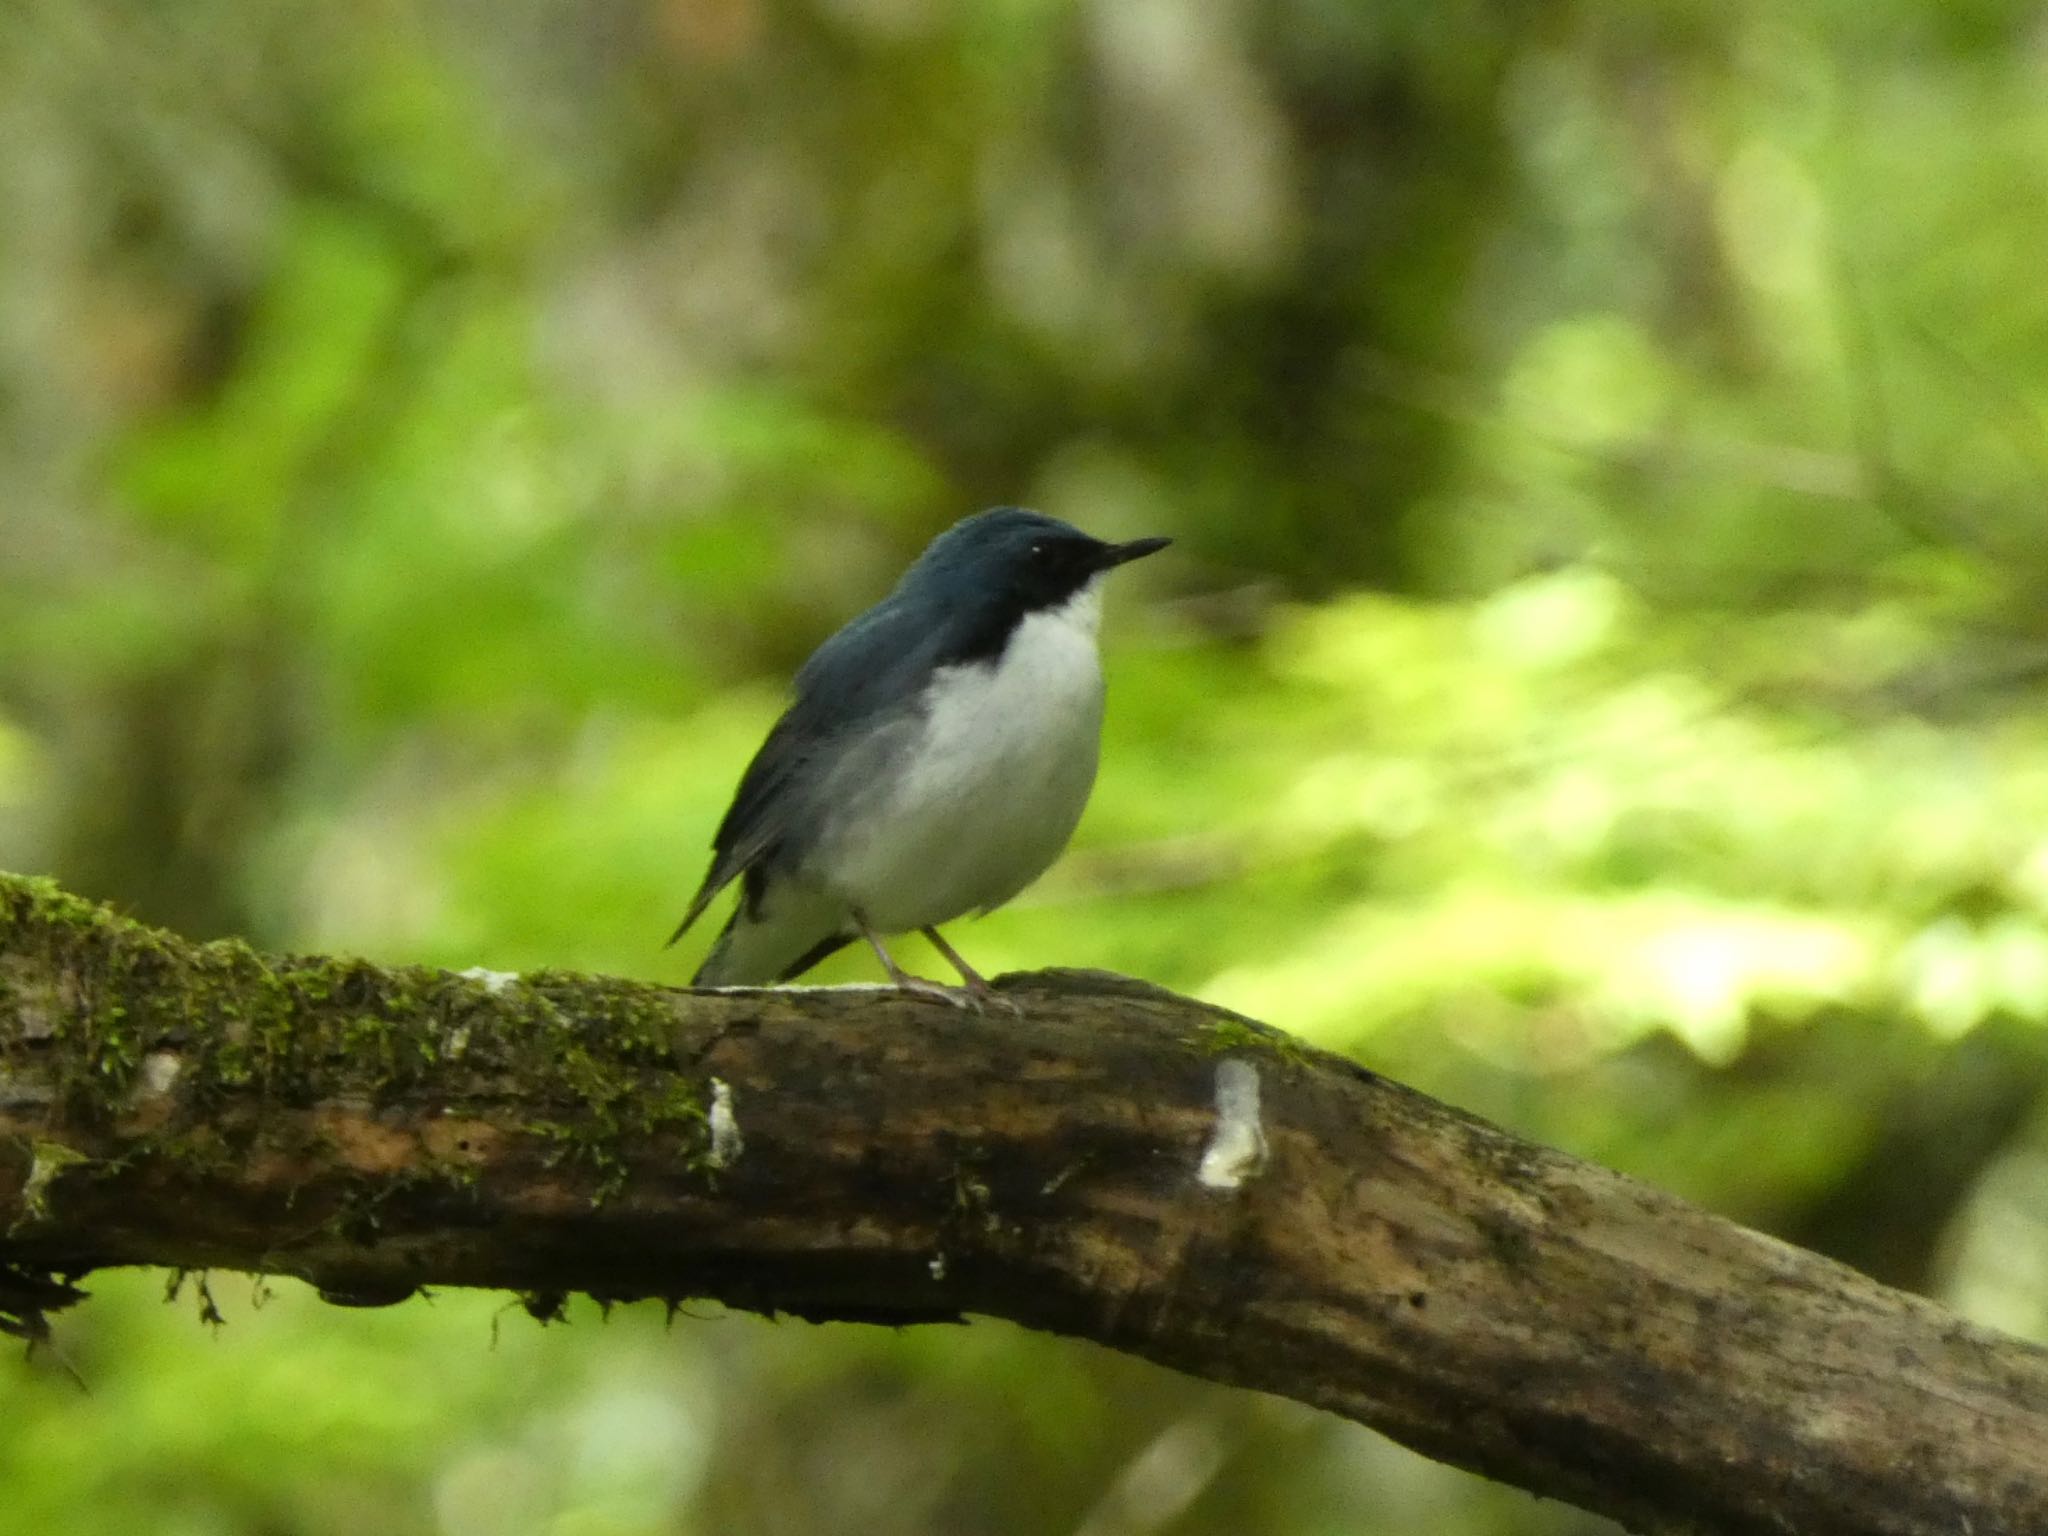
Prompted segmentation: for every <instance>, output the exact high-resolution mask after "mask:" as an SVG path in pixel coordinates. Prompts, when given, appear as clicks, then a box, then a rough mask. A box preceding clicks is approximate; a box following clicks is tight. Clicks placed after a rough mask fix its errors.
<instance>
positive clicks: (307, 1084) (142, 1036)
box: [0, 876, 709, 1200]
mask: <svg viewBox="0 0 2048 1536" xmlns="http://www.w3.org/2000/svg"><path fill="white" fill-rule="evenodd" d="M0 950H12V951H14V952H15V953H16V954H18V955H28V956H31V957H34V958H37V959H39V960H40V961H42V962H46V963H44V964H41V965H38V966H37V967H36V968H37V969H38V970H47V971H49V972H51V973H54V974H60V975H62V976H64V977H66V978H67V988H68V990H67V994H66V996H65V997H64V999H63V1001H62V1004H61V1006H52V1007H51V1008H49V1009H48V1010H47V1012H48V1013H49V1015H50V1020H49V1025H50V1027H49V1040H50V1043H52V1044H54V1045H56V1046H57V1047H58V1050H57V1051H55V1052H54V1053H52V1057H51V1059H52V1060H54V1061H55V1062H57V1063H58V1064H59V1065H58V1074H59V1080H58V1084H57V1086H58V1088H59V1091H60V1094H61V1095H62V1097H63V1101H64V1113H65V1115H66V1117H67V1118H68V1119H71V1120H73V1121H74V1122H75V1123H78V1124H81V1125H85V1126H91V1125H95V1124H105V1123H107V1122H108V1121H110V1120H112V1119H113V1118H115V1117H116V1116H117V1115H118V1114H119V1113H120V1112H121V1111H122V1109H123V1107H124V1105H125V1103H126V1101H127V1099H128V1097H129V1095H130V1093H131V1092H132V1090H133V1088H134V1087H135V1083H136V1078H137V1074H138V1073H139V1071H140V1068H141V1064H142V1062H143V1060H144V1058H145V1057H146V1056H147V1055H148V1053H149V1052H150V1051H151V1050H153V1049H157V1048H160V1047H163V1046H173V1047H175V1048H176V1049H178V1050H179V1051H181V1052H182V1053H183V1055H184V1056H185V1060H186V1075H185V1077H184V1078H183V1079H182V1081H183V1082H184V1084H185V1085H186V1087H187V1090H188V1092H189V1093H190V1094H191V1096H192V1097H191V1100H190V1102H191V1104H192V1106H193V1108H194V1109H195V1110H196V1111H198V1112H199V1116H203V1114H204V1111H205V1110H206V1109H207V1108H208V1106H209V1102H210V1101H212V1100H215V1099H218V1098H221V1097H225V1096H229V1095H236V1096H240V1095H246V1094H251V1093H254V1094H259V1095H261V1096H263V1097H265V1098H274V1099H282V1100H285V1101H287V1102H295V1103H309V1102H313V1101H316V1100H318V1099H320V1098H322V1097H326V1096H328V1095H330V1094H332V1093H335V1092H346V1093H348V1094H350V1095H352V1096H358V1097H360V1096H364V1095H365V1094H367V1096H368V1097H369V1099H370V1100H371V1102H372V1103H387V1102H392V1101H395V1100H397V1099H401V1098H403V1097H404V1096H406V1095H407V1094H408V1093H410V1092H413V1091H416V1090H419V1089H422V1088H426V1087H428V1086H430V1085H431V1083H432V1081H433V1077H434V1075H435V1074H439V1073H441V1072H442V1071H443V1070H444V1069H445V1068H447V1067H449V1066H451V1065H457V1064H466V1065H470V1066H474V1067H475V1068H477V1069H478V1070H480V1071H483V1072H485V1073H487V1074H488V1076H489V1077H491V1078H493V1079H500V1080H504V1081H508V1082H516V1083H518V1084H519V1085H520V1091H521V1093H522V1096H525V1097H528V1098H530V1100H531V1101H532V1102H534V1103H536V1104H537V1105H539V1106H540V1107H541V1108H542V1110H543V1112H542V1113H540V1114H538V1115H536V1117H535V1118H534V1120H533V1121H532V1122H531V1123H530V1124H529V1125H528V1126H527V1129H528V1130H529V1131H530V1132H531V1133H532V1134H534V1135H536V1136H538V1137H541V1138H542V1139H543V1140H545V1141H546V1142H547V1143H549V1146H550V1149H551V1150H550V1157H551V1160H552V1161H555V1162H558V1163H565V1164H567V1165H569V1166H572V1167H575V1168H577V1169H579V1170H583V1171H585V1172H588V1173H590V1174H592V1175H593V1176H594V1188H595V1194H594V1198H596V1199H599V1200H602V1199H604V1198H607V1197H609V1196H610V1195H612V1194H615V1193H617V1191H618V1190H619V1188H620V1187H621V1186H622V1184H623V1182H624V1180H625V1177H626V1172H627V1167H628V1162H629V1158H630V1155H631V1153H632V1152H633V1151H634V1150H635V1149H636V1148H638V1147H641V1146H644V1145H645V1144H646V1143H648V1142H649V1141H651V1140H654V1139H658V1138H673V1139H674V1140H676V1141H677V1142H679V1143H680V1144H681V1145H683V1146H685V1147H687V1148H688V1149H689V1150H688V1152H687V1153H686V1154H684V1156H685V1158H686V1160H687V1162H688V1164H689V1165H690V1166H695V1167H699V1168H705V1167H706V1164H705V1158H706V1155H707V1154H708V1152H709V1127H708V1123H707V1118H706V1113H705V1102H706V1100H705V1089H704V1084H703V1082H702V1081H701V1078H700V1077H699V1075H698V1074H697V1073H696V1072H695V1071H694V1067H693V1064H692V1063H689V1062H686V1061H684V1060H682V1059H680V1058H679V1056H678V1054H677V1050H676V1020H675V1016H674V1012H673V1008H672V1005H671V1002H670V999H669V996H668V994H666V993H664V992H662V991H660V990H658V989H656V988H653V987H650V986H643V985H638V984H634V983H629V982H621V981H614V980H608V979H601V978H591V977H583V976H576V975H570V974H559V973H537V974H534V975H530V976H527V977H524V978H520V979H519V980H517V981H516V982H514V983H513V984H511V985H508V986H505V987H503V988H486V987H484V986H483V985H482V984H481V983H478V982H476V981H474V980H470V979H466V978H463V977H458V976H451V975H448V974H446V973H443V972H440V971H432V970H427V969H424V968H420V967H392V968H388V969H387V968H380V967H376V966H372V965H370V964H368V963H366V962H364V961H360V960H352V959H346V958H325V959H298V958H282V959H275V960H272V959H266V958H265V957H263V956H261V955H259V954H257V953H256V952H255V951H254V950H253V949H251V948H250V947H249V946H248V945H247V944H245V943H243V942H241V941H240V940H224V941H220V942H216V943H211V944H200V945H193V944H185V943H181V942H180V941H178V940H177V939H175V938H172V937H170V936H169V935H166V934H162V933H159V932H156V931H155V930H153V929H149V928H146V927H143V926H142V925H140V924H137V923H132V922H129V921H127V920H125V919H123V918H120V917H118V916H116V915H115V914H113V913H112V912H109V911H108V910H106V909H105V908H103V907H98V906H95V905H93V904H92V903H90V902H85V901H81V900H79V899H78V898H76V897H73V896H70V895H68V894H67V893H65V892H64V891H63V890H62V889H61V888H59V887H57V886H56V885H54V884H53V883H51V882H49V881H46V880H24V879H19V878H16V877H11V876H0ZM14 1017H15V1015H14V1014H12V1013H10V1014H6V1015H0V1029H4V1028H5V1027H6V1026H7V1025H8V1024H9V1023H10V1022H12V1020H13V1019H14ZM19 1044H20V1042H19V1041H18V1040H15V1039H10V1038H9V1037H8V1035H7V1034H5V1033H0V1055H4V1054H5V1053H6V1052H8V1051H9V1050H10V1049H14V1048H17V1047H18V1046H19ZM449 1076H450V1077H451V1078H452V1077H453V1076H454V1074H449ZM451 1107H458V1108H459V1105H457V1104H451ZM199 1116H195V1117H193V1119H192V1121H191V1122H190V1123H186V1124H182V1125H173V1126H167V1127H166V1128H165V1129H164V1130H163V1131H162V1132H161V1133H159V1135H158V1137H157V1139H156V1145H155V1146H154V1147H153V1149H152V1150H153V1152H154V1153H156V1154H157V1155H163V1156H168V1157H174V1158H179V1159H191V1160H197V1161H198V1162H200V1163H201V1164H202V1165H209V1166H210V1165H214V1164H217V1163H218V1162H219V1161H220V1160H222V1159H223V1158H226V1157H231V1156H233V1155H235V1149H234V1148H231V1147H229V1146H227V1145H226V1144H225V1143H224V1142H223V1141H222V1139H221V1138H220V1137H219V1136H218V1135H215V1134H212V1133H210V1132H208V1131H207V1130H206V1128H205V1126H204V1125H203V1124H201V1123H199ZM706 1172H707V1177H708V1168H707V1169H706ZM435 1176H436V1177H439V1178H445V1177H447V1176H449V1174H448V1171H447V1170H438V1171H437V1173H436V1175H435ZM473 1177H474V1175H473V1173H472V1172H468V1171H464V1178H465V1180H467V1179H469V1178H473Z"/></svg>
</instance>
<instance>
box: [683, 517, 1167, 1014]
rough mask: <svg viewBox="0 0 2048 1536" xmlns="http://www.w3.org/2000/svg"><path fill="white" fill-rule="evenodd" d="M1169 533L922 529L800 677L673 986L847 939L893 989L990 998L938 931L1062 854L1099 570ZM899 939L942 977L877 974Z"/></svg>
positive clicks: (1095, 662) (1093, 745)
mask: <svg viewBox="0 0 2048 1536" xmlns="http://www.w3.org/2000/svg"><path fill="white" fill-rule="evenodd" d="M1171 542H1172V541H1171V540H1169V539H1164V538H1145V539H1134V540H1131V541H1129V542H1126V543H1111V542H1107V541H1105V540H1102V539H1097V538H1094V537H1092V536H1090V535H1088V534H1086V533H1083V532H1082V531H1081V530H1080V529H1078V528H1076V527H1074V526H1073V525H1072V524H1070V523H1066V522H1062V521H1061V520H1060V519H1058V518H1056V517H1050V516H1048V515H1046V514H1045V513H1042V512H1035V511H1032V510H1030V509H1029V508H1025V507H994V508H991V509H989V510H987V511H984V512H977V513H975V514H974V515H972V516H970V517H966V518H963V519H962V520H960V521H959V522H957V523H955V524H954V525H953V526H952V527H950V528H948V529H947V530H946V531H945V532H943V533H941V534H940V535H939V536H938V537H937V538H935V539H933V540H932V542H931V543H930V544H929V545H928V546H927V547H926V549H925V551H924V553H923V554H921V555H919V556H918V558H917V559H916V561H914V562H913V563H912V564H911V566H910V568H909V569H908V570H907V571H906V572H905V573H904V574H903V576H902V578H901V579H900V580H899V581H898V582H897V583H896V585H895V587H894V588H893V589H892V590H891V591H890V592H889V594H888V595H887V596H886V597H884V598H883V599H882V600H881V601H880V602H878V603H876V604H875V605H874V606H873V607H872V608H869V609H868V610H867V611H866V612H865V613H862V614H860V615H859V616H858V617H856V618H854V619H852V620H851V621H850V622H848V623H847V624H846V625H845V626H844V627H843V628H841V629H840V630H839V631H838V632H837V633H835V634H834V635H832V636H831V637H830V638H829V639H827V640H826V641H825V642H824V643H823V644H822V645H820V646H819V647H818V649H817V650H816V651H815V652H813V653H812V655H811V657H810V659H809V660H808V661H806V662H805V663H804V664H803V666H802V667H801V668H800V669H798V671H797V674H796V680H795V685H794V687H793V689H792V697H791V702H790V704H789V707H788V708H787V710H785V712H784V713H783V715H782V717H781V718H780V719H778V720H777V721H776V722H775V725H774V726H773V728H771V729H770V730H769V732H768V736H767V739H766V740H765V741H763V742H762V744H761V747H760V749H759V750H758V751H757V752H756V753H755V754H754V757H753V760H752V761H751V762H750V763H749V764H748V765H747V769H746V772H745V773H744V774H743V775H741V778H740V783H739V788H738V790H737V791H736V792H735V793H734V795H733V800H732V805H731V807H730V809H728V810H727V811H726V813H725V816H724V818H723V819H722V820H721V821H720V822H719V825H718V830H717V833H716V835H715V836H714V837H713V839H712V858H711V866H710V868H709V869H708V870H707V871H706V872H705V875H704V880H703V883H702V885H700V886H699V887H698V890H697V894H696V896H695V897H694V898H693V899H692V900H691V902H690V905H689V910H688V911H686V912H685V913H684V914H683V920H682V921H681V922H680V923H679V924H677V925H676V931H675V932H674V933H673V934H671V935H670V936H669V941H668V942H669V943H670V944H674V943H675V942H676V940H678V939H680V938H681V937H682V936H683V935H684V934H685V933H687V932H688V931H689V929H690V927H691V925H692V924H694V923H695V922H696V921H697V919H698V918H699V917H701V916H703V914H704V911H705V909H706V908H707V907H708V906H710V904H711V902H712V901H713V900H714V899H715V898H716V897H717V896H718V894H719V893H720V892H721V891H723V890H724V889H725V888H726V887H727V886H729V885H731V884H732V883H733V882H735V881H737V882H738V883H739V888H740V889H739V900H738V901H737V903H736V904H735V905H734V907H733V912H732V916H731V917H730V918H728V919H727V921H726V924H725V927H724V929H723V930H722V931H721V932H720V933H719V935H718V938H717V940H716V941H715V942H714V943H713V944H712V946H711V950H710V953H709V954H708V955H707V956H706V958H705V960H704V962H703V964H702V965H701V966H700V967H699V968H698V970H697V973H696V975H695V976H694V977H692V978H691V985H692V986H697V987H724V986H765V985H772V984H780V983H784V982H789V981H793V980H795V979H796V978H797V977H798V976H801V975H802V974H803V973H804V972H805V971H807V970H809V969H810V968H811V967H812V966H814V965H816V964H817V963H818V962H819V961H820V960H823V959H824V958H825V957H826V956H827V955H829V954H832V953H833V952H834V951H836V950H838V949H840V948H843V947H844V946H845V945H848V944H850V943H852V942H853V941H854V940H855V939H864V940H866V941H867V944H868V946H869V947H870V948H871V949H872V950H873V951H874V954H875V958H876V959H877V960H878V961H880V962H881V966H882V969H883V971H884V972H885V973H886V974H887V975H888V978H889V980H890V981H891V982H892V983H894V984H895V986H896V987H898V988H900V989H901V990H902V991H904V992H906V993H910V994H913V995H916V996H920V997H925V998H931V999H935V1000H938V1001H943V1002H947V1003H951V1004H954V1005H955V1006H959V1007H969V1008H977V1009H978V1008H981V1007H984V1006H986V1005H987V1004H988V1003H990V1002H991V1001H1000V999H998V997H997V995H996V994H995V992H994V991H993V989H992V988H991V987H990V986H989V983H988V981H987V979H986V978H984V977H983V976H982V975H981V974H980V973H979V972H977V971H976V970H975V969H974V968H973V967H972V966H970V965H969V964H968V963H967V961H966V960H964V959H963V958H962V957H961V956H960V954H959V952H958V951H957V950H956V949H954V948H953V946H952V945H951V944H949V943H947V941H946V940H945V939H944V938H943V937H942V936H941V935H940V933H939V927H940V925H941V924H944V923H949V922H952V921H953V920H954V919H956V918H959V917H962V916H965V915H967V914H968V913H975V914H980V913H986V912H990V911H993V910H994V909H995V908H997V907H1000V906H1002V905H1003V904H1004V903H1005V902H1007V901H1008V900H1010V898H1011V897H1013V896H1015V895H1016V894H1017V893H1018V892H1019V891H1021V890H1023V889H1024V888H1025V887H1026V886H1028V885H1029V884H1031V882H1032V881H1034V880H1036V879H1037V878H1038V877H1039V876H1040V875H1041V874H1043V873H1044V872H1045V870H1046V868H1047V867H1048V866H1049V865H1051V863H1052V862H1053V860H1054V859H1056V858H1058V857H1059V855H1060V853H1061V851H1062V850H1063V849H1064V848H1065V847H1066V845H1067V840H1068V839H1069V838H1070V837H1071V836H1072V835H1073V832H1074V827H1075V825H1076V824H1077V823H1078V822H1079V821H1080V819H1081V811H1082V809H1083V807H1085V806H1086V805H1087V803H1088V795H1089V792H1090V790H1091V789H1092V788H1093V787H1094V783H1095V769H1096V759H1097V756H1098V752H1099V749H1100V744H1101V736H1102V714H1103V691H1104V685H1103V676H1102V658H1101V653H1100V651H1099V649H1098V646H1097V641H1096V631H1097V626H1098V623H1099V620H1100V617H1101V612H1102V590H1101V589H1102V581H1103V578H1104V577H1105V576H1106V575H1107V574H1108V573H1109V572H1111V571H1113V570H1115V569H1116V568H1117V567H1118V566H1122V565H1127V564H1129V563H1130V562H1131V561H1133V560H1137V559H1140V558H1142V557H1143V556H1146V555H1150V554H1154V553H1156V552H1157V551H1159V550H1161V549H1164V548H1165V547H1166V546H1167V545H1168V544H1169V543H1171ZM911 932H918V933H922V934H923V935H924V936H925V938H927V939H928V940H930V941H931V943H932V946H933V947H934V948H935V949H937V950H938V952H939V953H940V954H941V955H943V956H944V957H945V958H946V960H947V961H948V962H949V963H950V964H951V965H952V967H953V969H954V970H956V971H958V972H959V975H960V985H959V986H958V987H955V986H951V985H948V984H946V983H942V982H937V981H931V980H927V979H925V978H923V977H919V976H913V975H911V974H910V973H909V972H907V971H905V970H904V969H903V968H902V966H900V965H899V964H898V963H897V962H896V960H895V958H894V956H892V955H891V954H890V952H889V949H888V946H887V945H886V943H885V942H884V940H885V938H886V937H889V936H893V935H897V934H905V933H911ZM1005 1006H1010V1005H1005Z"/></svg>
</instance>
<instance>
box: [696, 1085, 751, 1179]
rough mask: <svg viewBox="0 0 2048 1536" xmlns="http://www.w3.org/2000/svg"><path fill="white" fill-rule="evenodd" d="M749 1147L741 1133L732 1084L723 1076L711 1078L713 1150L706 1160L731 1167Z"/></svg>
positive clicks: (720, 1165) (713, 1164)
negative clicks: (734, 1110)
mask: <svg viewBox="0 0 2048 1536" xmlns="http://www.w3.org/2000/svg"><path fill="white" fill-rule="evenodd" d="M746 1149H747V1143H746V1138H745V1137H743V1136H741V1135H740V1121H739V1116H737V1115H735V1114H734V1113H733V1109H732V1085H731V1084H730V1083H728V1082H726V1081H725V1080H724V1079H723V1078H718V1077H714V1078H713V1079H711V1151H710V1152H709V1153H708V1154H707V1155H706V1157H705V1159H704V1160H705V1161H706V1162H707V1163H709V1164H710V1165H711V1166H712V1167H713V1168H730V1167H731V1166H732V1165H733V1164H734V1163H736V1162H738V1161H739V1160H740V1154H741V1153H742V1152H744V1151H745V1150H746Z"/></svg>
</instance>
